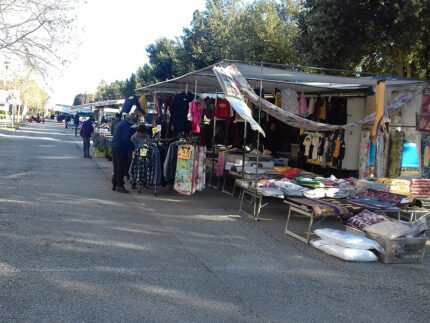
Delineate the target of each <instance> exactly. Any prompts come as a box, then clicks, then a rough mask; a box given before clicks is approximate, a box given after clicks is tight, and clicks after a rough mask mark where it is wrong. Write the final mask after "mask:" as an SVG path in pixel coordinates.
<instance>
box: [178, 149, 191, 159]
mask: <svg viewBox="0 0 430 323" xmlns="http://www.w3.org/2000/svg"><path fill="white" fill-rule="evenodd" d="M191 155H192V151H191V149H190V148H189V147H180V148H179V151H178V159H182V160H190V159H191Z"/></svg>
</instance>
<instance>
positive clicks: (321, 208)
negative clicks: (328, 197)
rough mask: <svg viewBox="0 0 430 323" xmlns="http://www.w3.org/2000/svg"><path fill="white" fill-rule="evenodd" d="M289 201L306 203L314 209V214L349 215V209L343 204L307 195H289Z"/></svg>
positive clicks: (319, 215)
mask: <svg viewBox="0 0 430 323" xmlns="http://www.w3.org/2000/svg"><path fill="white" fill-rule="evenodd" d="M286 200H287V201H290V202H292V203H295V204H299V205H304V206H307V207H309V208H311V209H312V211H313V214H314V216H316V217H323V216H340V215H348V214H350V213H349V210H348V209H347V208H345V207H343V206H341V205H335V204H332V203H329V202H326V201H322V200H313V199H308V198H306V197H288V198H286Z"/></svg>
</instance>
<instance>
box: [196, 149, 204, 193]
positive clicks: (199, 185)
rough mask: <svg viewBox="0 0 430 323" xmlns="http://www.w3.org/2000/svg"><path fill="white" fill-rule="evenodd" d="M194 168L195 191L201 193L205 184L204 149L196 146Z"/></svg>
mask: <svg viewBox="0 0 430 323" xmlns="http://www.w3.org/2000/svg"><path fill="white" fill-rule="evenodd" d="M195 161H196V164H197V166H196V168H195V172H196V174H195V189H196V190H197V191H203V190H204V189H205V184H206V147H205V146H197V147H196V154H195Z"/></svg>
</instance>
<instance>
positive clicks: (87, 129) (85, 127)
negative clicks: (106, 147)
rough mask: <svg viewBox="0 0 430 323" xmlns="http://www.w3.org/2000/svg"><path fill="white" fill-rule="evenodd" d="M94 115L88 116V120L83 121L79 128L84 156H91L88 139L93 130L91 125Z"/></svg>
mask: <svg viewBox="0 0 430 323" xmlns="http://www.w3.org/2000/svg"><path fill="white" fill-rule="evenodd" d="M93 122H94V117H90V118H89V119H88V120H86V121H84V123H83V124H82V128H81V137H82V141H83V143H84V158H91V156H90V145H91V142H90V139H91V134H92V133H93V132H94V127H93Z"/></svg>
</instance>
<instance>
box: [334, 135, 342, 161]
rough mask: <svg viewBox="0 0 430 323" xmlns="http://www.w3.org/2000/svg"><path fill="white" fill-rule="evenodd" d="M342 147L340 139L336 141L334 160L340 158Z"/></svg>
mask: <svg viewBox="0 0 430 323" xmlns="http://www.w3.org/2000/svg"><path fill="white" fill-rule="evenodd" d="M340 146H341V141H340V139H336V140H335V141H334V151H333V157H334V158H339V156H340V148H341V147H340Z"/></svg>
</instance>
